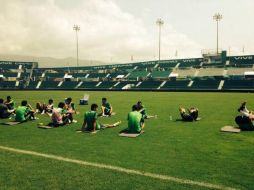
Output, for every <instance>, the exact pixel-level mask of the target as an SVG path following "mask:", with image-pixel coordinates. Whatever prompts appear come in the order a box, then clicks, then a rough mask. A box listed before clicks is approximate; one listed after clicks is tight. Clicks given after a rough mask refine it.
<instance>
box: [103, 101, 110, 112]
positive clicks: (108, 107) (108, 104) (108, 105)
mask: <svg viewBox="0 0 254 190" xmlns="http://www.w3.org/2000/svg"><path fill="white" fill-rule="evenodd" d="M103 106H104V107H105V112H106V113H109V112H110V109H111V105H110V103H108V102H107V103H106V104H105V105H103Z"/></svg>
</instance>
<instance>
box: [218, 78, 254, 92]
mask: <svg viewBox="0 0 254 190" xmlns="http://www.w3.org/2000/svg"><path fill="white" fill-rule="evenodd" d="M223 89H224V90H237V89H238V90H239V89H246V90H247V89H254V80H225V82H224V86H223Z"/></svg>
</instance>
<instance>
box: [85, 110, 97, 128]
mask: <svg viewBox="0 0 254 190" xmlns="http://www.w3.org/2000/svg"><path fill="white" fill-rule="evenodd" d="M97 118H98V114H97V112H95V111H87V112H86V113H85V116H84V120H85V121H86V128H87V130H89V131H92V130H93V129H94V127H93V123H94V121H95V122H96V130H99V129H100V128H101V126H100V124H99V123H98V121H97Z"/></svg>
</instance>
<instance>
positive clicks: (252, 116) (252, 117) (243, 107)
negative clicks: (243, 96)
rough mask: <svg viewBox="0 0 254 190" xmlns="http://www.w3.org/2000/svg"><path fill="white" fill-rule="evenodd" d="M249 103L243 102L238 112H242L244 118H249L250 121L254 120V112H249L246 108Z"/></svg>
mask: <svg viewBox="0 0 254 190" xmlns="http://www.w3.org/2000/svg"><path fill="white" fill-rule="evenodd" d="M246 104H247V102H243V103H242V104H241V105H240V107H239V108H238V112H240V113H241V114H242V115H243V116H244V117H247V118H249V119H250V120H254V113H253V111H249V110H248V109H247V107H246Z"/></svg>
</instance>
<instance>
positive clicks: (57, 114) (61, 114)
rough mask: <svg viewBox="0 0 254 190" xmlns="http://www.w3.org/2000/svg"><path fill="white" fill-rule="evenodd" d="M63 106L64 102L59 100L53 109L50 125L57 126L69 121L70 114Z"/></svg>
mask: <svg viewBox="0 0 254 190" xmlns="http://www.w3.org/2000/svg"><path fill="white" fill-rule="evenodd" d="M65 106H66V105H65V103H64V102H60V103H59V104H58V108H54V109H53V111H52V116H51V123H50V124H49V125H50V126H53V127H59V126H64V125H66V124H70V123H71V119H72V116H71V114H69V113H68V112H67V111H66V109H65Z"/></svg>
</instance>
